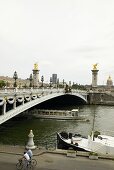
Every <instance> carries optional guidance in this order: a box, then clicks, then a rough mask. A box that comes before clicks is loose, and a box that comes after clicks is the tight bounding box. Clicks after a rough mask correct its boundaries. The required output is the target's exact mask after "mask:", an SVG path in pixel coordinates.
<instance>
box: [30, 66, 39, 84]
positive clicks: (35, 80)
mask: <svg viewBox="0 0 114 170" xmlns="http://www.w3.org/2000/svg"><path fill="white" fill-rule="evenodd" d="M32 71H33V87H38V86H39V71H40V70H39V69H38V64H37V63H35V64H34V69H33V70H32Z"/></svg>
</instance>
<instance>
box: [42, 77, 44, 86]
mask: <svg viewBox="0 0 114 170" xmlns="http://www.w3.org/2000/svg"><path fill="white" fill-rule="evenodd" d="M41 82H42V87H43V82H44V76H42V77H41Z"/></svg>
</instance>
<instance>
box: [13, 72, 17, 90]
mask: <svg viewBox="0 0 114 170" xmlns="http://www.w3.org/2000/svg"><path fill="white" fill-rule="evenodd" d="M13 79H14V80H15V82H14V87H17V82H16V80H17V79H18V75H17V72H16V71H15V72H14V75H13Z"/></svg>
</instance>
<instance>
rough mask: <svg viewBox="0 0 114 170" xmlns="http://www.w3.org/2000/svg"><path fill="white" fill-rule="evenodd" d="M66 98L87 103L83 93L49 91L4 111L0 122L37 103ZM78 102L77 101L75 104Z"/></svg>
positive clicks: (68, 100) (69, 100)
mask: <svg viewBox="0 0 114 170" xmlns="http://www.w3.org/2000/svg"><path fill="white" fill-rule="evenodd" d="M65 98H66V99H67V100H66V101H67V104H68V103H70V102H71V98H72V99H73V100H75V99H77V101H80V102H81V104H85V103H87V100H86V98H85V97H84V96H83V95H80V94H78V93H73V94H72V93H63V92H61V93H57V92H56V93H49V94H47V95H44V94H43V93H42V96H40V97H38V98H36V99H34V100H30V101H28V102H26V103H24V102H22V104H21V105H19V106H17V107H14V109H12V110H10V111H8V112H6V113H4V114H3V115H1V116H0V124H2V123H3V122H5V121H7V120H9V119H11V118H13V117H14V116H16V115H18V114H20V113H22V112H24V111H26V110H28V109H30V108H32V107H34V106H37V105H39V104H41V103H44V102H46V101H47V102H48V101H50V100H55V99H58V100H60V101H62V102H63V101H64V99H65ZM76 104H77V103H75V105H76Z"/></svg>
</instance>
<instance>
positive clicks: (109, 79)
mask: <svg viewBox="0 0 114 170" xmlns="http://www.w3.org/2000/svg"><path fill="white" fill-rule="evenodd" d="M111 86H113V81H112V79H111V76H109V77H108V79H107V87H111Z"/></svg>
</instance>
